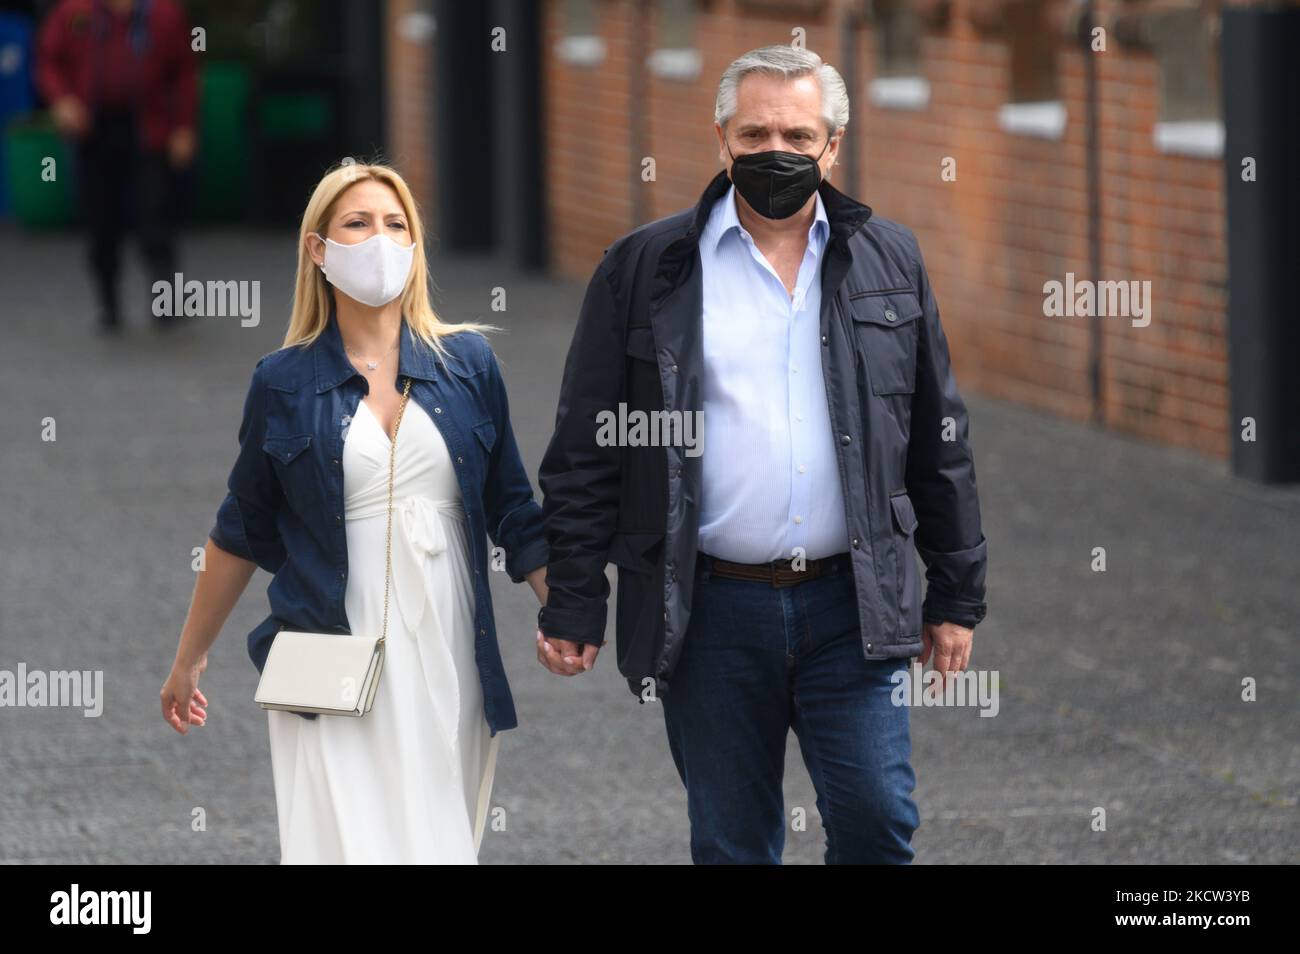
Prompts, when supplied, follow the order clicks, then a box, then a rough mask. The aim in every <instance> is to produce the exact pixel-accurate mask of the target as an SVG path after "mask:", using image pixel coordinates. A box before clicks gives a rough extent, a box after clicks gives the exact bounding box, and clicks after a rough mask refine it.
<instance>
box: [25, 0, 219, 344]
mask: <svg viewBox="0 0 1300 954" xmlns="http://www.w3.org/2000/svg"><path fill="white" fill-rule="evenodd" d="M190 44H191V37H190V29H189V25H188V23H187V21H186V17H185V13H184V11H183V10H182V9H181V6H180V4H178V3H176V2H174V0H60V2H59V3H58V4H57V5H55V7H54V9H53V10H51V11H50V14H49V16H48V17H46V19H45V21H44V22H43V23H42V24H41V28H40V32H39V34H38V37H37V42H36V84H37V87H38V89H39V90H40V92H41V94H42V96H44V97H45V100H46V102H47V103H48V104H49V106H50V109H51V112H52V114H53V117H54V122H55V125H57V127H58V128H59V131H60V132H61V133H62V134H63V135H65V136H67V137H68V138H69V139H70V140H72V142H73V143H74V147H75V149H76V154H77V159H78V161H79V166H80V168H79V179H80V190H79V191H80V198H81V203H82V208H83V212H84V215H85V220H86V224H87V226H88V228H89V230H90V267H91V272H92V274H93V277H94V281H95V290H96V294H97V295H98V300H99V309H100V311H99V328H100V330H101V331H105V332H116V331H118V330H119V329H120V326H121V317H120V303H119V296H118V279H119V274H120V272H121V253H120V245H121V238H122V235H123V233H124V232H125V231H126V229H127V228H128V226H129V225H131V224H133V225H134V227H135V229H136V232H137V237H138V239H139V242H140V249H141V252H142V254H143V257H144V262H145V269H146V272H147V274H148V279H149V283H150V286H151V287H152V284H153V283H154V282H155V281H159V280H165V281H168V282H170V281H172V278H173V275H174V273H175V271H176V246H175V219H176V203H175V192H176V173H177V171H178V170H181V169H184V168H186V167H187V166H189V164H190V163H191V161H192V160H193V157H194V148H195V121H196V112H197V94H196V89H195V87H196V77H195V73H196V69H197V64H196V62H195V57H194V53H193V51H192V49H191V46H190ZM128 200H130V201H128ZM175 320H176V319H174V318H163V317H159V316H155V323H156V325H157V326H158V327H165V326H167V325H168V324H170V323H171V322H172V321H175Z"/></svg>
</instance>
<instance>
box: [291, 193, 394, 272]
mask: <svg viewBox="0 0 1300 954" xmlns="http://www.w3.org/2000/svg"><path fill="white" fill-rule="evenodd" d="M320 234H321V236H322V237H324V238H328V239H332V240H333V241H335V242H338V243H339V244H340V245H355V244H356V243H357V242H364V241H365V240H366V239H368V238H370V237H372V236H375V235H380V234H382V235H387V236H388V237H389V238H391V239H392V240H393V241H394V242H396V243H397V244H398V245H410V244H411V243H412V242H413V241H414V238H413V237H412V236H411V229H410V224H409V223H408V222H407V221H406V212H405V211H403V209H402V203H401V202H400V201H398V198H397V193H396V192H394V191H393V190H392V188H391V187H390V186H388V185H387V184H385V183H383V182H376V181H375V180H374V179H363V180H362V181H361V182H358V183H356V184H355V185H351V186H348V188H347V189H345V190H344V191H343V192H342V193H340V194H339V197H338V199H336V200H335V202H334V212H333V214H331V216H330V218H329V221H328V222H326V223H325V228H324V229H322V230H321V232H320ZM307 251H308V253H309V254H310V255H311V260H312V261H313V262H315V263H316V264H317V265H320V264H322V263H323V262H324V261H325V243H324V242H322V241H320V240H319V239H317V238H316V236H314V235H308V236H307Z"/></svg>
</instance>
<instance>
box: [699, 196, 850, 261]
mask: <svg viewBox="0 0 1300 954" xmlns="http://www.w3.org/2000/svg"><path fill="white" fill-rule="evenodd" d="M813 194H814V195H815V196H816V197H817V201H816V203H815V209H814V212H813V223H812V225H810V226H809V227H808V241H809V243H810V244H812V243H813V242H814V241H816V242H817V243H818V245H820V243H821V242H824V241H825V239H826V235H827V233H829V231H830V227H831V222H830V219H829V218H828V217H827V215H826V206H825V205H824V204H823V203H822V197H821V192H820V191H819V192H815V193H813ZM732 229H736V230H742V229H744V226H743V225H741V223H740V216H739V214H738V213H737V212H736V186H735V184H734V183H733V184H732V186H731V188H729V189H728V190H727V194H726V195H724V196H723V197H722V199H721V200H720V201H718V202H715V203H714V205H713V210H712V212H711V213H710V214H709V221H708V224H707V225H706V226H705V231H704V237H703V240H704V242H705V243H706V245H707V248H708V249H709V250H710V251H715V250H716V249H717V247H718V244H719V243H720V242H721V241H722V239H723V236H725V235H726V234H727V233H728V232H730V231H731V230H732Z"/></svg>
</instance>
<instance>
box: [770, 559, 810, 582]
mask: <svg viewBox="0 0 1300 954" xmlns="http://www.w3.org/2000/svg"><path fill="white" fill-rule="evenodd" d="M792 563H793V561H792V560H773V561H772V562H771V564H769V565H770V566H771V569H772V585H773V586H774V587H777V588H780V587H785V586H794V585H795V584H797V583H802V582H803V579H802V578H801V575H800V573H799V572H798V571H796V570H795V569H794V568H793V567H792V566H791V564H792ZM783 570H784V571H785V572H786V573H787V574H788V575H787V576H786V577H784V578H783V577H782V576H781V572H782V571H783Z"/></svg>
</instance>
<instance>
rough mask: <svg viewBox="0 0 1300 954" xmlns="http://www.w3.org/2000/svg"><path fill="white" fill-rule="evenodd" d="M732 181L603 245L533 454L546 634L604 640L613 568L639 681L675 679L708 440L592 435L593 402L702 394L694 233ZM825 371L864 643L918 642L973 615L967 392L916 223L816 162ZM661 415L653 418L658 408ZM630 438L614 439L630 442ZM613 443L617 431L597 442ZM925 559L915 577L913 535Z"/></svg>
mask: <svg viewBox="0 0 1300 954" xmlns="http://www.w3.org/2000/svg"><path fill="white" fill-rule="evenodd" d="M729 186H730V180H729V179H728V178H727V174H726V172H725V171H724V172H719V173H718V175H717V176H716V177H715V178H714V179H713V181H712V182H710V183H709V186H708V188H707V189H705V191H704V194H703V195H702V196H701V198H700V201H699V202H698V203H697V204H696V206H695V207H694V208H693V209H688V210H685V211H683V212H679V213H677V214H675V215H671V216H668V217H666V218H663V219H659V220H658V221H655V222H651V223H650V224H648V225H644V226H642V227H640V228H638V229H635V230H634V231H632V232H630V233H628V234H627V235H625V236H623V237H622V238H620V239H619V240H617V241H616V242H615V243H614V244H613V245H611V246H610V247H609V248H607V249H606V250H605V254H604V258H603V259H602V261H601V263H600V265H599V266H598V267H597V269H596V272H595V274H594V275H593V276H592V278H591V282H590V284H589V285H588V287H587V293H586V297H585V299H584V301H583V304H582V311H581V314H580V315H579V318H578V325H577V328H576V330H575V331H574V335H573V341H572V343H571V345H570V347H569V354H568V359H567V361H566V363H565V368H564V378H563V381H562V384H561V391H560V401H559V406H558V408H557V411H556V422H555V434H554V436H553V437H552V439H551V443H550V446H549V448H548V449H547V452H546V456H545V458H544V460H543V462H542V467H541V472H540V485H541V489H542V492H543V494H544V501H543V505H542V511H543V514H544V516H545V519H546V533H547V540H548V543H549V544H550V560H549V562H548V568H547V578H546V579H547V585H548V586H549V588H550V593H549V598H548V600H547V604H546V606H544V607H542V609H541V611H540V613H539V615H538V622H539V625H540V628H541V630H542V632H543V633H545V634H546V635H547V636H550V637H553V638H557V639H570V640H576V641H579V642H584V643H600V642H601V641H602V640H603V639H604V632H605V621H606V602H607V600H608V598H609V583H608V582H607V580H606V578H605V565H606V563H607V562H608V563H613V564H615V565H616V566H617V567H618V613H617V620H616V627H615V628H616V633H617V636H616V641H617V652H618V668H619V671H620V672H622V673H623V675H624V676H625V677H626V678H627V681H628V686H629V688H630V689H631V690H632V691H633V692H634V693H637V694H640V693H642V692H643V691H644V690H645V689H646V688H648V687H649V686H650V685H651V684H653V686H654V691H655V692H656V693H657V694H664V693H666V692H669V691H671V690H670V688H669V686H670V683H671V680H672V673H673V668H674V666H675V665H676V662H677V660H678V658H680V656H681V652H682V640H683V637H684V635H685V633H686V629H687V623H688V621H689V619H690V613H691V596H692V588H693V581H694V578H695V563H696V552H697V550H696V546H697V537H698V533H699V520H700V492H701V486H702V480H701V478H702V461H703V459H704V457H703V455H707V454H708V452H709V449H708V448H707V447H703V448H702V451H703V455H701V454H698V453H695V454H688V453H687V451H688V450H689V449H690V448H688V447H686V446H683V441H681V440H680V439H679V440H677V441H675V442H674V443H673V444H672V445H671V446H653V445H647V444H642V445H641V446H614V445H613V444H611V442H609V441H607V440H601V439H598V419H597V415H599V414H601V412H607V413H608V412H613V413H614V414H616V415H617V414H618V412H619V405H620V403H622V402H626V410H627V413H628V414H629V415H631V414H632V413H633V412H635V411H641V412H643V413H644V414H646V415H647V416H649V415H652V414H654V412H664V411H666V412H669V413H670V414H673V413H676V412H680V413H687V412H699V411H701V410H702V403H701V402H702V397H701V393H702V389H701V385H702V377H703V374H704V365H703V357H702V348H701V334H702V328H701V315H702V311H703V294H702V290H703V282H702V279H701V267H700V256H699V249H698V243H699V238H700V233H701V231H702V230H703V228H704V225H705V223H706V222H707V221H708V216H709V212H710V209H711V208H712V206H713V203H714V202H716V201H718V200H719V199H720V198H722V197H723V196H724V195H725V194H726V192H727V189H728V187H729ZM819 191H820V193H821V197H822V202H823V203H824V205H825V208H826V214H827V217H828V218H829V219H830V226H831V228H830V240H829V243H828V245H827V248H826V253H825V255H824V257H823V264H822V275H821V282H822V286H821V287H822V306H821V316H820V324H821V342H822V346H823V351H822V370H823V377H824V378H825V382H826V394H827V403H828V406H829V408H830V415H831V429H832V433H833V434H834V435H835V441H836V447H835V449H836V456H837V459H838V463H839V472H840V483H841V487H842V489H843V495H844V505H845V519H846V520H847V523H848V531H849V539H850V547H851V549H850V551H849V553H850V556H851V558H852V565H853V574H854V578H855V581H856V589H857V602H858V619H859V623H860V629H861V639H862V653H863V656H864V657H865V658H867V659H889V658H906V657H910V656H914V655H917V654H919V653H920V651H921V623H922V620H923V619H924V620H926V621H928V622H936V623H937V622H943V621H945V620H947V621H951V622H954V623H959V624H961V625H963V626H969V627H974V626H975V624H977V623H978V622H979V621H980V620H981V619H983V617H984V613H985V609H986V606H985V603H984V570H985V563H986V559H987V556H986V545H985V540H984V535H983V533H982V532H981V529H980V514H979V500H978V497H977V494H976V489H975V467H974V461H973V459H972V455H971V449H970V445H969V443H968V423H967V417H966V406H965V404H964V403H963V402H962V399H961V397H960V396H959V395H958V393H957V385H956V382H955V380H954V378H953V375H952V370H951V368H950V367H949V363H948V343H947V339H946V338H945V336H944V333H943V328H942V327H941V325H940V323H939V309H938V306H937V305H936V303H935V298H934V294H933V292H932V291H931V289H930V283H929V279H928V278H927V276H926V272H925V266H924V264H923V263H922V260H921V252H920V248H919V247H918V245H917V241H916V237H915V236H914V235H913V234H912V233H911V231H909V230H908V229H906V228H904V227H903V226H901V225H897V224H895V223H893V222H889V221H887V220H884V219H880V218H874V217H872V214H871V209H870V208H868V207H867V206H865V205H863V204H861V203H859V202H856V201H854V200H853V199H851V198H849V197H848V196H846V195H844V194H843V193H842V192H839V191H838V190H837V189H835V188H834V187H832V186H831V185H830V183H829V182H825V181H823V182H822V184H821V185H820V186H819ZM651 419H653V418H651ZM625 443H626V442H625ZM606 445H609V446H606ZM913 545H914V546H915V547H916V550H917V551H918V552H919V553H920V555H921V558H922V559H923V560H924V562H925V566H926V573H925V576H926V583H927V585H926V588H925V589H926V591H925V597H924V601H922V594H921V576H920V572H919V568H918V566H917V563H916V558H915V556H914V555H913V553H912V547H913Z"/></svg>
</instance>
